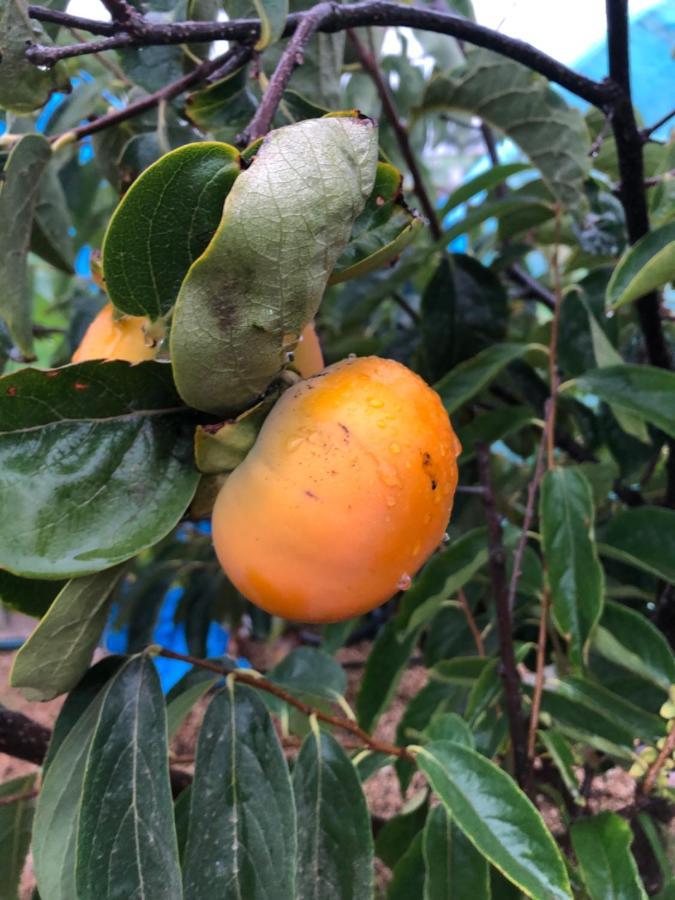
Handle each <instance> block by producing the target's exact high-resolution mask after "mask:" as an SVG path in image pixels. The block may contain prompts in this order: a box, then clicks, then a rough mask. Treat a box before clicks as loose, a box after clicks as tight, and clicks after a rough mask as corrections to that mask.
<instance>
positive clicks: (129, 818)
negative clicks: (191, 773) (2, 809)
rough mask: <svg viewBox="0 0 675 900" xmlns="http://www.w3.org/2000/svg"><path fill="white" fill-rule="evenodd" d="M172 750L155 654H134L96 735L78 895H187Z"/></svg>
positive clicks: (109, 695)
mask: <svg viewBox="0 0 675 900" xmlns="http://www.w3.org/2000/svg"><path fill="white" fill-rule="evenodd" d="M85 716H86V714H85ZM64 747H65V743H64ZM62 749H63V748H62ZM168 753H169V747H168V741H167V734H166V713H165V707H164V697H163V696H162V689H161V686H160V683H159V677H158V676H157V672H156V671H155V667H154V665H153V663H152V661H151V660H150V659H149V658H148V657H147V656H137V657H133V658H132V659H130V660H129V662H128V663H127V664H126V665H125V666H123V667H122V668H121V669H120V671H119V672H118V673H117V674H116V675H115V677H114V678H113V679H112V681H111V682H110V684H109V686H108V687H107V689H106V690H105V693H104V695H103V697H102V701H101V708H100V712H99V716H98V719H97V722H96V727H95V729H94V733H93V735H92V740H91V746H90V749H89V754H88V756H87V763H86V770H85V773H84V780H83V784H82V795H81V807H80V815H79V821H78V828H77V862H76V880H77V894H75V895H73V896H78V897H82V900H89V898H92V900H93V898H97V897H98V898H101V900H103V898H111V900H112V898H113V897H134V896H137V897H145V896H148V897H167V898H168V897H180V896H181V885H180V869H179V866H178V845H177V842H176V831H175V828H174V820H173V803H172V800H171V785H170V783H169V763H168ZM55 763H56V761H55ZM55 763H54V765H55ZM54 765H53V766H52V770H51V772H50V774H53V771H54ZM46 896H51V895H50V894H46Z"/></svg>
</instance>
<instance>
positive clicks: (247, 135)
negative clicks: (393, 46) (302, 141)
mask: <svg viewBox="0 0 675 900" xmlns="http://www.w3.org/2000/svg"><path fill="white" fill-rule="evenodd" d="M332 9H333V7H332V5H331V3H328V2H326V3H318V4H317V5H316V6H313V7H312V8H311V9H310V10H308V11H307V12H306V13H305V14H304V15H303V17H302V19H301V21H300V23H299V25H298V27H297V28H296V30H295V31H294V32H293V36H292V37H291V39H290V41H289V42H288V45H287V46H286V49H285V50H284V52H283V53H282V54H281V58H280V60H279V62H278V64H277V67H276V69H275V70H274V74H273V75H272V77H271V78H270V81H269V84H268V85H267V89H266V91H265V93H264V95H263V98H262V101H261V103H260V106H259V107H258V109H257V110H256V113H255V115H254V116H253V118H252V119H251V122H250V124H249V126H248V128H247V129H246V130H245V131H244V132H243V134H242V135H241V136H240V138H239V139H238V143H239V144H240V145H241V146H244V147H245V146H246V145H247V144H249V143H250V142H251V141H255V140H257V139H258V138H260V137H263V135H265V134H267V132H268V131H269V130H270V126H271V124H272V119H273V118H274V114H275V113H276V111H277V109H278V108H279V104H280V103H281V98H282V96H283V93H284V91H285V90H286V86H287V84H288V82H289V81H290V79H291V75H292V74H293V71H294V70H295V69H296V68H297V67H298V66H299V65H302V62H303V53H304V50H305V47H306V46H307V44H308V43H309V40H310V38H311V37H312V35H313V34H314V33H315V31H316V30H317V28H318V27H319V26H320V25H321V23H322V22H323V21H324V19H326V18H328V16H330V14H331V12H332Z"/></svg>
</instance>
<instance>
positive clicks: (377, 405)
mask: <svg viewBox="0 0 675 900" xmlns="http://www.w3.org/2000/svg"><path fill="white" fill-rule="evenodd" d="M368 403H370V405H371V406H372V407H373V409H382V407H383V406H384V400H380V398H379V397H368Z"/></svg>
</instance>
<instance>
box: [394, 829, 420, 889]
mask: <svg viewBox="0 0 675 900" xmlns="http://www.w3.org/2000/svg"><path fill="white" fill-rule="evenodd" d="M423 892H424V854H423V852H422V832H419V833H418V834H416V835H415V837H414V839H413V841H412V843H411V844H410V846H409V847H408V849H407V851H406V852H405V853H404V854H403V856H402V857H401V859H400V860H399V861H398V863H397V864H396V867H395V868H394V871H393V873H392V879H391V882H390V884H389V889H388V890H387V900H410V898H412V897H420V898H421V897H422V895H423Z"/></svg>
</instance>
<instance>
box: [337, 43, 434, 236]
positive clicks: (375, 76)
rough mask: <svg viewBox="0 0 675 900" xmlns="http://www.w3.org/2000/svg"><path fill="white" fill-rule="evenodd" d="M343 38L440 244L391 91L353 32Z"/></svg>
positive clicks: (428, 200) (419, 175)
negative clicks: (353, 53) (379, 106)
mask: <svg viewBox="0 0 675 900" xmlns="http://www.w3.org/2000/svg"><path fill="white" fill-rule="evenodd" d="M347 37H348V38H349V40H350V41H351V44H352V46H353V48H354V50H355V51H356V55H357V56H358V58H359V61H360V63H361V65H362V67H363V69H364V70H365V71H366V72H367V73H368V75H369V76H370V79H371V81H372V82H373V84H374V85H375V90H376V91H377V94H378V97H379V98H380V101H381V102H382V108H383V110H384V113H385V115H386V117H387V119H388V121H389V124H390V125H391V127H392V129H393V131H394V134H395V135H396V140H397V142H398V146H399V149H400V151H401V154H402V155H403V158H404V159H405V161H406V165H407V166H408V169H409V170H410V174H411V175H412V179H413V183H414V185H415V193H416V194H417V196H418V198H419V201H420V205H421V207H422V209H423V211H424V215H425V216H426V217H427V219H428V220H429V228H430V230H431V234H432V236H433V238H434V240H435V241H438V240H441V238H442V237H443V229H442V228H441V223H440V221H439V219H438V214H437V212H436V208H435V206H434V204H433V203H432V202H431V199H430V198H429V194H428V193H427V189H426V186H425V184H424V180H423V179H422V173H421V172H420V169H419V166H418V165H417V160H416V159H415V154H414V153H413V151H412V147H411V146H410V139H409V137H408V130H407V128H406V127H405V125H404V124H403V122H402V121H401V119H400V117H399V114H398V110H397V109H396V104H395V103H394V98H393V97H392V95H391V91H390V89H389V85H388V84H387V83H386V81H385V80H384V76H383V75H382V70H381V69H380V67H379V65H378V64H377V60H376V58H375V56H374V55H373V54H372V53H371V52H370V50H369V49H368V48H367V47H365V46H364V44H363V43H362V41H361V40H360V39H359V36H358V35H357V34H356V32H355V31H353V30H352V29H348V30H347Z"/></svg>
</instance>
